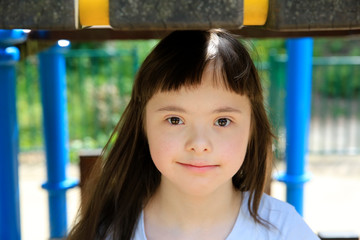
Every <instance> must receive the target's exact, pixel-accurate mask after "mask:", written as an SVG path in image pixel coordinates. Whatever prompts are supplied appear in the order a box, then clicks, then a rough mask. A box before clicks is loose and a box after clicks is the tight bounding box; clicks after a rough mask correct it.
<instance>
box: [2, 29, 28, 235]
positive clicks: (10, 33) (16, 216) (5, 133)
mask: <svg viewBox="0 0 360 240" xmlns="http://www.w3.org/2000/svg"><path fill="white" fill-rule="evenodd" d="M26 37H27V36H26V34H25V33H24V32H23V31H22V30H0V110H1V111H0V239H7V240H20V239H21V229H20V203H19V201H20V197H19V170H18V158H17V157H18V146H19V141H18V137H19V132H18V124H17V116H16V74H15V64H16V62H17V61H18V60H19V58H20V52H19V50H18V49H17V48H15V47H11V45H14V44H17V43H21V42H23V41H25V40H26Z"/></svg>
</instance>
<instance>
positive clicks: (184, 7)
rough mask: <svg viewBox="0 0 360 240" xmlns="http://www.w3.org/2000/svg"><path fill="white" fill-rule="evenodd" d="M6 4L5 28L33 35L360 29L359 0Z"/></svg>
mask: <svg viewBox="0 0 360 240" xmlns="http://www.w3.org/2000/svg"><path fill="white" fill-rule="evenodd" d="M1 5H2V6H1V8H0V16H1V18H0V29H16V28H18V29H31V30H32V33H31V34H30V36H29V37H30V39H59V38H67V39H70V40H106V39H149V38H161V37H163V36H164V35H166V34H167V33H169V32H170V31H173V30H176V29H209V28H226V29H228V30H231V31H232V32H234V33H236V34H239V35H241V36H244V37H301V36H342V35H352V34H359V33H360V1H358V0H346V1H342V0H317V1H313V0H291V1H289V0H198V1H189V0H78V1H77V0H48V1H29V0H28V1H23V0H2V4H1ZM41 30H47V31H48V32H47V34H44V33H43V32H42V31H41ZM39 31H40V32H39Z"/></svg>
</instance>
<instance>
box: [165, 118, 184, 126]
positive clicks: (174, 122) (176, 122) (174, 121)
mask: <svg viewBox="0 0 360 240" xmlns="http://www.w3.org/2000/svg"><path fill="white" fill-rule="evenodd" d="M166 120H167V121H168V122H169V123H170V124H171V125H180V124H183V123H184V122H183V121H182V120H181V119H180V118H178V117H169V118H167V119H166Z"/></svg>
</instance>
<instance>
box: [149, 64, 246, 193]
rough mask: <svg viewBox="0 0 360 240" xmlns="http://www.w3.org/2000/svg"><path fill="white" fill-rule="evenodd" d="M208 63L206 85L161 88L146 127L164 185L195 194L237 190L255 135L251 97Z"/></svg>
mask: <svg viewBox="0 0 360 240" xmlns="http://www.w3.org/2000/svg"><path fill="white" fill-rule="evenodd" d="M220 82H221V81H218V83H219V84H216V85H214V80H213V70H211V69H210V67H207V68H206V69H205V71H204V74H203V77H202V81H201V85H200V86H198V87H194V88H184V87H183V88H181V89H180V90H179V91H171V92H159V93H157V94H155V95H154V96H153V97H152V98H151V99H150V100H149V102H148V103H147V105H146V121H145V129H146V134H147V138H148V143H149V148H150V153H151V157H152V159H153V161H154V164H155V165H156V167H157V168H158V170H159V171H160V172H161V174H162V178H161V187H169V189H172V191H173V190H177V191H181V192H183V193H187V194H191V195H197V196H199V195H204V194H210V193H214V192H216V191H217V190H221V189H222V188H228V189H229V188H231V189H232V177H233V176H234V175H235V173H236V172H237V171H238V170H239V168H240V167H241V165H242V163H243V160H244V157H245V153H246V149H247V144H248V140H249V136H250V121H251V107H250V101H249V99H248V97H247V96H245V95H239V94H236V93H234V92H230V91H228V90H226V89H225V87H224V86H223V85H222V84H221V83H220Z"/></svg>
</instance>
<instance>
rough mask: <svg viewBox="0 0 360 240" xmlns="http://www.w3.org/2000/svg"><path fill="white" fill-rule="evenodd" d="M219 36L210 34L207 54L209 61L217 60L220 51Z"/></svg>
mask: <svg viewBox="0 0 360 240" xmlns="http://www.w3.org/2000/svg"><path fill="white" fill-rule="evenodd" d="M219 42H220V41H219V36H218V35H217V34H215V33H210V39H209V45H208V48H207V52H206V58H207V59H213V58H215V56H216V54H217V53H218V51H219Z"/></svg>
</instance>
